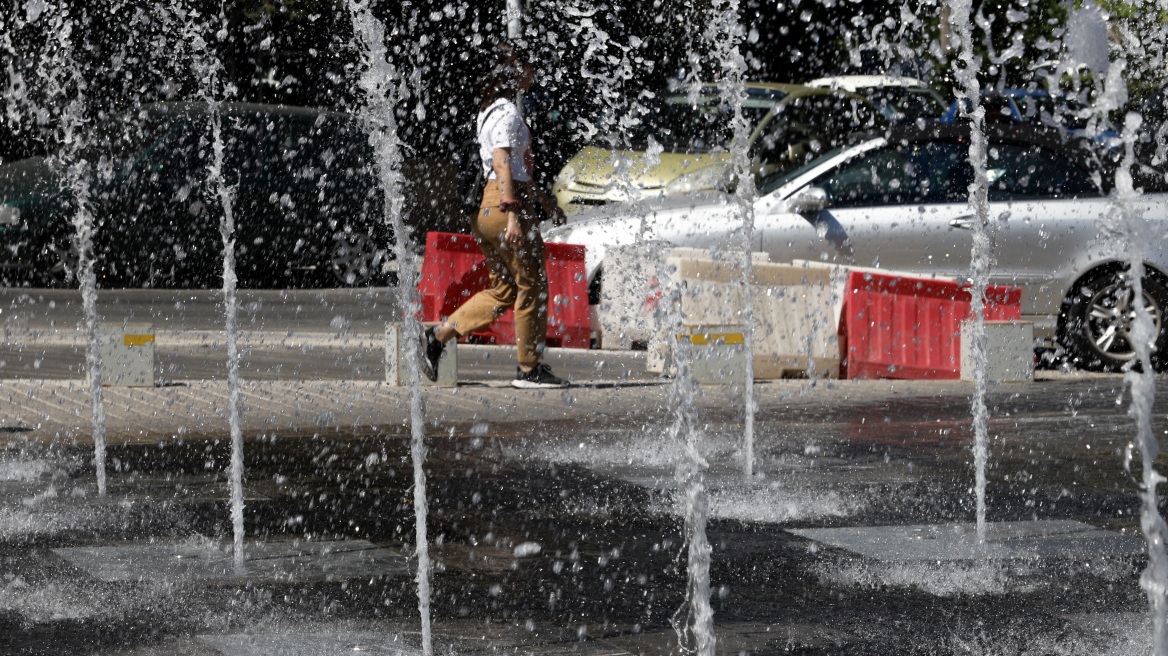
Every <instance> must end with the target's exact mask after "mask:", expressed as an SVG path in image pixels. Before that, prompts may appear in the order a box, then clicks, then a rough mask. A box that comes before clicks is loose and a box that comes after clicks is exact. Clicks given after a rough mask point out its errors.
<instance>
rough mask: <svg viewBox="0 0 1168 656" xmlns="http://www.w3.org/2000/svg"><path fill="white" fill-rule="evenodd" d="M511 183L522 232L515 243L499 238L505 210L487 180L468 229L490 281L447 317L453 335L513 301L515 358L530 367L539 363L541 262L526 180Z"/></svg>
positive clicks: (543, 329) (543, 335)
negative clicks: (519, 205)
mask: <svg viewBox="0 0 1168 656" xmlns="http://www.w3.org/2000/svg"><path fill="white" fill-rule="evenodd" d="M515 187H516V190H517V192H518V193H519V197H520V199H521V200H522V201H523V207H524V209H523V211H522V212H521V213H520V216H519V225H520V227H522V228H523V230H524V232H525V234H526V235H527V237H526V239H524V241H523V244H522V245H520V246H519V248H517V249H512V248H509V247H507V246H506V245H505V244H503V233H504V231H506V230H507V215H506V214H505V213H503V212H500V211H499V203H500V202H501V201H502V200H503V198H502V195H501V194H500V193H499V183H498V182H497V181H495V180H488V181H487V185H486V188H485V189H484V190H483V201H482V203H481V204H480V205H479V212H478V214H477V215H475V217H474V218H473V219H471V224H470V229H471V233H472V234H473V235H474V237H475V241H477V242H478V244H479V249H480V250H482V252H483V257H485V258H486V259H487V268H488V271H489V272H490V276H491V286H490V287H489V288H488V289H484V290H483V291H481V292H479V293H477V294H475V295H474V296H472V297H470V298H469V299H467V301H466V303H463V304H462V306H461V307H459V308H458V309H457V310H455V311H454V314H452V315H451V316H450V318H449V319H447V323H448V324H450V326H451V327H453V328H454V329H455V330H456V331H458V334H459V335H466V334H469V333H473V332H474V331H476V330H478V329H479V328H482V327H484V326H488V325H490V324H491V323H492V322H494V321H495V319H498V318H499V317H500V316H501V315H502V314H503V313H504V312H506V311H507V309H508V308H510V307H512V306H514V307H515V346H516V348H517V349H518V350H519V364H520V365H521V366H523V367H534V366H535V365H537V364H539V358H540V355H541V354H542V353H543V349H544V343H545V342H546V340H547V306H548V281H547V265H546V262H545V259H544V258H545V255H544V246H543V237H542V236H541V235H540V234H539V220H538V219H537V218H536V216H537V215H536V214H535V212H534V211H532V210H533V208H532V202H533V201H532V199H531V195H530V194H529V193H528V192H527V187H526V184H524V183H516V184H515Z"/></svg>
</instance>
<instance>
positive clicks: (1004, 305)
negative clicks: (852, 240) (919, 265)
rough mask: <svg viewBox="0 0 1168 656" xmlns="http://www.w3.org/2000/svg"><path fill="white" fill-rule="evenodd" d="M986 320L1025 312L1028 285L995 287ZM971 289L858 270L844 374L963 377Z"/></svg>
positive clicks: (849, 303) (844, 341) (847, 306)
mask: <svg viewBox="0 0 1168 656" xmlns="http://www.w3.org/2000/svg"><path fill="white" fill-rule="evenodd" d="M985 299H986V300H985V310H984V312H983V316H984V317H985V318H986V320H987V321H1010V320H1017V319H1021V318H1022V290H1021V289H1019V288H1017V287H1005V286H1000V285H990V286H989V287H987V289H986V295H985ZM972 300H973V298H972V295H971V294H970V293H969V291H968V289H967V288H966V287H963V286H962V285H960V284H958V283H956V282H948V281H941V280H933V279H929V278H909V277H904V276H895V275H887V274H875V273H866V272H861V271H853V272H851V274H850V275H849V276H848V287H847V290H846V291H845V298H844V306H843V316H842V317H841V318H840V327H839V338H840V353H841V355H842V356H843V357H842V362H841V365H840V376H841V377H844V378H901V379H937V380H939V379H956V378H959V377H960V376H961V322H962V321H964V320H966V319H968V318H969V316H970V312H971V309H970V303H971V301H972Z"/></svg>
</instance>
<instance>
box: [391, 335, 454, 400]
mask: <svg viewBox="0 0 1168 656" xmlns="http://www.w3.org/2000/svg"><path fill="white" fill-rule="evenodd" d="M429 325H431V324H424V325H423V328H426V327H429ZM401 335H402V333H401V324H400V323H397V322H390V323H388V324H386V326H385V384H386V385H391V386H393V387H400V386H402V385H408V384H409V380H410V375H409V371H408V370H407V369H406V368H405V359H404V358H403V357H402V354H403V353H404V352H405V351H404V346H405V345H404V344H403V343H402V337H401ZM419 380H420V381H421V384H422V385H428V386H431V387H434V386H437V387H458V340H451V341H449V342H447V343H446V349H445V350H444V351H442V358H441V359H439V360H438V382H432V381H431V380H430V379H429V378H426V377H425V376H419Z"/></svg>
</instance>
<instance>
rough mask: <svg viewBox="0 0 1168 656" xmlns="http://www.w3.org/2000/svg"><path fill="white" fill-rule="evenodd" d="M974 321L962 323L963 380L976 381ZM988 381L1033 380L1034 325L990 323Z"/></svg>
mask: <svg viewBox="0 0 1168 656" xmlns="http://www.w3.org/2000/svg"><path fill="white" fill-rule="evenodd" d="M974 323H975V322H974V321H973V320H971V319H967V320H965V321H962V322H961V380H973V371H974V368H975V367H976V364H975V363H974V359H973V353H972V344H973V326H974ZM985 332H986V362H985V367H986V368H985V371H986V379H987V380H990V381H992V382H996V383H1002V382H1015V381H1023V380H1034V324H1033V323H1031V322H1029V321H987V322H985Z"/></svg>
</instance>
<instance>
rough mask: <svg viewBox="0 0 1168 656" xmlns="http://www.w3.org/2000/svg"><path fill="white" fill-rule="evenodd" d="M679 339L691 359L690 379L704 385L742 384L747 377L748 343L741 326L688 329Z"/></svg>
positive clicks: (687, 327) (685, 329)
mask: <svg viewBox="0 0 1168 656" xmlns="http://www.w3.org/2000/svg"><path fill="white" fill-rule="evenodd" d="M677 340H678V341H679V342H683V344H682V346H684V347H686V351H687V352H688V353H689V357H690V377H691V379H692V380H693V381H694V382H695V383H699V384H702V385H723V384H726V385H728V384H732V383H738V382H741V381H743V380H745V378H746V343H745V341H746V340H745V336H744V335H743V334H742V326H741V325H727V326H685V327H684V328H683V329H682V331H681V333H680V334H678V335H677Z"/></svg>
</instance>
